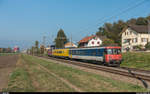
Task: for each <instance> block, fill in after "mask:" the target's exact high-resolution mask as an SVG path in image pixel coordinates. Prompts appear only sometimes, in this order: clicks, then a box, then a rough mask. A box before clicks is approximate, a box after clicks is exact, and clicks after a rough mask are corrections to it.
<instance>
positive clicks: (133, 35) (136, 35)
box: [121, 28, 150, 52]
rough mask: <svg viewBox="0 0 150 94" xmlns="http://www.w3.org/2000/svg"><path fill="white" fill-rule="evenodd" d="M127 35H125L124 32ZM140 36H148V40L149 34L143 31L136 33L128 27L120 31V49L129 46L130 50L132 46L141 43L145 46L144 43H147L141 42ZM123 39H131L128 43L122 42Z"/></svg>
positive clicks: (149, 39)
mask: <svg viewBox="0 0 150 94" xmlns="http://www.w3.org/2000/svg"><path fill="white" fill-rule="evenodd" d="M127 32H128V35H125V33H126V34H127ZM134 38H137V42H132V39H134ZM142 38H148V41H149V42H150V35H149V34H143V33H137V32H135V31H133V30H131V29H130V28H128V29H126V31H125V32H123V33H122V39H121V41H122V51H123V52H125V50H124V49H125V48H127V47H129V48H130V49H131V50H132V48H133V46H136V45H142V46H145V44H147V42H142V40H141V39H142ZM125 39H131V41H130V45H129V43H124V40H125Z"/></svg>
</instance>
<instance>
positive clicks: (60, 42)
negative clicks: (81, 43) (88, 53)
mask: <svg viewBox="0 0 150 94" xmlns="http://www.w3.org/2000/svg"><path fill="white" fill-rule="evenodd" d="M54 42H55V45H56V48H64V45H65V43H67V42H68V39H67V37H66V35H65V33H64V31H63V30H62V29H60V30H59V31H58V33H57V37H56V38H55V41H54Z"/></svg>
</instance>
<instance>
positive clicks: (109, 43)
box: [102, 38, 115, 46]
mask: <svg viewBox="0 0 150 94" xmlns="http://www.w3.org/2000/svg"><path fill="white" fill-rule="evenodd" d="M113 44H115V43H114V41H113V40H111V39H108V38H107V39H104V41H103V43H102V45H103V46H106V45H113Z"/></svg>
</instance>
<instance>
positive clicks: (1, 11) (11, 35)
mask: <svg viewBox="0 0 150 94" xmlns="http://www.w3.org/2000/svg"><path fill="white" fill-rule="evenodd" d="M142 1H143V0H0V47H8V46H10V47H13V46H15V45H18V46H20V47H21V48H23V49H25V48H28V47H31V46H32V45H33V44H34V41H35V40H38V41H40V43H41V42H42V38H43V36H46V42H47V44H48V43H49V44H52V42H53V40H54V38H55V37H56V35H57V32H58V30H59V29H60V28H62V29H63V30H64V31H65V33H66V35H67V37H68V38H70V37H71V35H72V39H73V41H74V42H78V41H79V40H80V39H82V38H83V37H85V36H87V35H91V34H95V32H97V31H98V27H100V26H102V25H103V23H104V22H114V21H118V20H119V19H121V20H124V21H126V20H128V19H130V18H137V17H140V16H142V17H145V16H148V15H150V0H145V2H144V3H142V4H141V5H139V6H138V7H136V8H132V9H131V10H129V11H128V12H125V13H122V12H121V11H124V10H126V9H127V8H128V7H132V6H134V5H136V3H139V2H142ZM113 15H115V16H114V17H112V18H111V19H109V20H104V19H108V18H110V17H111V16H113ZM103 20H104V21H103Z"/></svg>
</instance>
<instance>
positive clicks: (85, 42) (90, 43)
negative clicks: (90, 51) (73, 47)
mask: <svg viewBox="0 0 150 94" xmlns="http://www.w3.org/2000/svg"><path fill="white" fill-rule="evenodd" d="M102 40H103V39H102V38H100V37H98V36H96V35H92V36H87V37H85V38H83V39H82V40H80V41H79V42H78V46H79V47H94V46H100V45H102Z"/></svg>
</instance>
